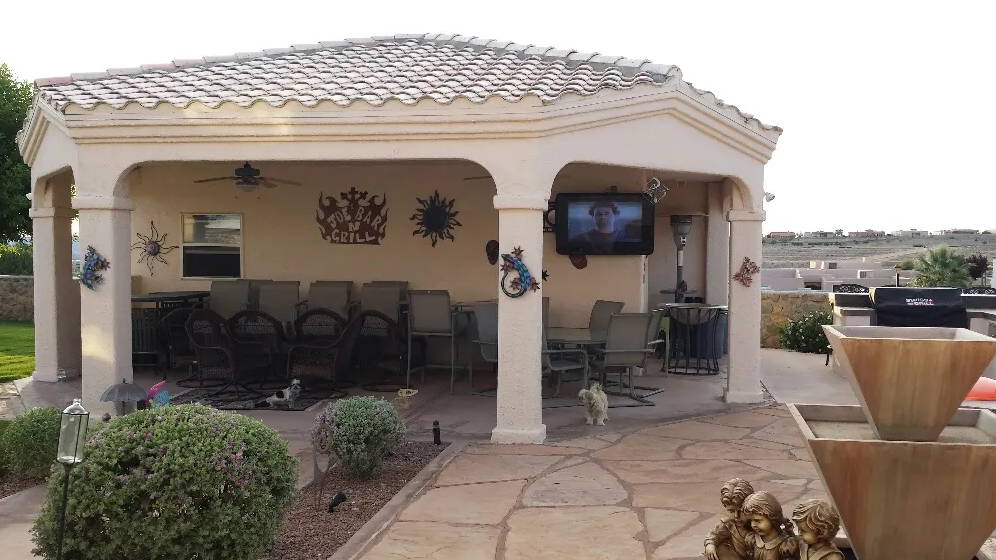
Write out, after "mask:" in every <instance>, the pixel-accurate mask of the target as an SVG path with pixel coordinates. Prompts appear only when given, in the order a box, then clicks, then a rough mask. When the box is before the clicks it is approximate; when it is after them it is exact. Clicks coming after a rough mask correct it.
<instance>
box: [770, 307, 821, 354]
mask: <svg viewBox="0 0 996 560" xmlns="http://www.w3.org/2000/svg"><path fill="white" fill-rule="evenodd" d="M832 323H833V315H832V314H831V313H830V312H829V311H826V310H824V309H821V310H818V311H811V312H809V313H806V314H804V315H800V316H798V317H794V318H792V319H791V320H789V322H788V323H785V325H783V326H782V328H781V329H780V330H779V332H778V342H779V343H780V344H781V345H782V347H783V348H787V349H789V350H795V351H796V352H808V353H810V354H823V353H826V351H827V345H828V344H829V341H827V335H825V334H823V328H822V325H829V324H832Z"/></svg>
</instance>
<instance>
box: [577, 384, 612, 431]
mask: <svg viewBox="0 0 996 560" xmlns="http://www.w3.org/2000/svg"><path fill="white" fill-rule="evenodd" d="M578 399H580V400H581V402H582V403H584V423H585V424H588V425H591V424H592V423H595V424H597V425H599V426H604V425H605V421H606V420H608V419H609V397H608V395H606V394H605V391H603V390H602V385H601V384H600V383H592V384H591V389H581V390H580V391H578Z"/></svg>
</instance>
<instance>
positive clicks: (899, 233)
mask: <svg viewBox="0 0 996 560" xmlns="http://www.w3.org/2000/svg"><path fill="white" fill-rule="evenodd" d="M889 235H892V236H893V237H905V238H909V237H928V236H930V232H928V231H926V230H922V229H900V230H896V231H894V232H892V233H890V234H889Z"/></svg>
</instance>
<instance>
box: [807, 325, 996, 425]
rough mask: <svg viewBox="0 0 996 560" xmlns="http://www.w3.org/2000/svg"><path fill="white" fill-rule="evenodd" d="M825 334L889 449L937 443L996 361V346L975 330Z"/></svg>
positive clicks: (832, 330)
mask: <svg viewBox="0 0 996 560" xmlns="http://www.w3.org/2000/svg"><path fill="white" fill-rule="evenodd" d="M823 331H824V332H825V333H826V335H827V339H828V340H829V341H830V345H831V346H832V347H833V352H834V358H836V361H837V363H838V364H839V366H840V372H841V373H842V374H843V375H844V377H845V378H847V380H848V381H849V382H850V384H851V387H852V388H853V389H854V392H855V394H856V395H857V396H858V399H859V400H860V402H861V407H862V409H864V411H865V414H866V415H867V418H868V422H870V423H871V425H872V427H873V428H874V429H875V432H876V433H877V434H878V436H879V437H880V438H881V439H884V440H889V441H935V440H936V439H937V436H938V434H940V433H941V430H943V429H944V426H945V425H946V424H947V422H948V420H949V419H950V418H951V416H952V415H953V414H954V413H955V411H956V410H957V409H958V406H959V405H960V404H961V403H962V401H964V400H965V397H966V396H967V395H968V392H969V391H971V390H972V387H973V386H974V385H975V382H976V381H978V379H979V376H981V375H982V372H983V371H984V370H985V369H986V368H987V367H988V366H989V363H990V362H992V360H993V357H994V356H996V339H993V338H990V337H988V336H985V335H981V334H978V333H976V332H973V331H970V330H968V329H951V328H940V327H840V326H831V325H825V326H824V327H823Z"/></svg>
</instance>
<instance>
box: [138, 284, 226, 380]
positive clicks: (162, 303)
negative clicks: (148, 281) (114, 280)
mask: <svg viewBox="0 0 996 560" xmlns="http://www.w3.org/2000/svg"><path fill="white" fill-rule="evenodd" d="M210 295H211V292H208V291H204V290H186V291H177V292H151V293H148V294H138V295H133V296H131V302H132V304H136V303H138V304H142V303H152V304H155V307H142V306H133V307H132V309H131V356H132V358H131V361H132V363H133V364H135V365H153V366H155V367H157V368H158V367H159V355H160V348H159V335H158V333H157V331H156V329H157V327H158V325H159V320H160V319H162V318H163V316H164V315H166V314H167V313H169V312H170V311H172V310H174V309H176V308H178V307H189V306H192V305H194V304H196V303H201V302H202V301H204V300H205V299H206V298H207V297H209V296H210Z"/></svg>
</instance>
